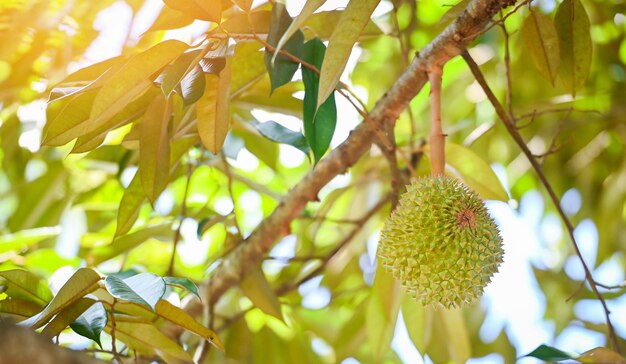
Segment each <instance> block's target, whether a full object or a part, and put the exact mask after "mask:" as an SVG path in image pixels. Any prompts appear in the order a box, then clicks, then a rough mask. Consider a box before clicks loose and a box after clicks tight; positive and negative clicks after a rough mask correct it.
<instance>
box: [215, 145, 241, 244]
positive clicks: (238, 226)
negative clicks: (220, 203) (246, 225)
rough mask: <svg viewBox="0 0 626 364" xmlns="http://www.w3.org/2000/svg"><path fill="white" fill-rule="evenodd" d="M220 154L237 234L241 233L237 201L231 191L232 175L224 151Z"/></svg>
mask: <svg viewBox="0 0 626 364" xmlns="http://www.w3.org/2000/svg"><path fill="white" fill-rule="evenodd" d="M220 155H221V156H222V164H223V165H224V170H223V172H224V174H225V175H226V178H227V179H228V194H229V195H230V199H231V201H232V202H233V221H234V222H235V228H237V231H238V232H239V235H242V233H241V232H242V230H241V226H240V225H239V220H238V219H237V201H236V200H235V194H234V193H233V175H232V174H231V172H230V165H229V164H228V161H227V160H226V155H224V153H220Z"/></svg>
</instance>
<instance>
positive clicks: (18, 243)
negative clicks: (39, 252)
mask: <svg viewBox="0 0 626 364" xmlns="http://www.w3.org/2000/svg"><path fill="white" fill-rule="evenodd" d="M60 232H61V229H60V228H59V227H41V228H34V229H27V230H20V231H17V232H15V233H12V234H4V235H1V236H0V253H6V252H8V251H11V250H18V251H19V250H23V249H26V248H28V247H29V246H31V245H34V244H37V243H39V242H41V241H42V240H45V239H48V238H51V237H54V236H57V235H59V233H60Z"/></svg>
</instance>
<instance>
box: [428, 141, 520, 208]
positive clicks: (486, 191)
mask: <svg viewBox="0 0 626 364" xmlns="http://www.w3.org/2000/svg"><path fill="white" fill-rule="evenodd" d="M424 152H425V153H426V154H429V153H430V146H429V145H426V146H425V147H424ZM446 164H447V165H448V166H450V167H452V168H453V169H454V170H455V171H456V172H458V174H459V175H460V177H461V179H462V180H463V182H465V184H466V185H467V186H468V187H470V188H471V189H473V190H474V191H476V193H478V194H479V195H480V197H482V198H484V199H486V200H499V201H505V202H506V201H508V200H509V195H508V194H507V192H506V190H505V189H504V187H503V186H502V183H501V182H500V179H498V176H497V175H496V174H495V172H494V171H493V169H491V167H490V166H489V164H488V163H487V162H485V161H484V160H483V159H482V158H481V157H480V156H478V155H477V154H476V153H474V152H472V150H471V149H469V148H466V147H463V146H461V145H458V144H455V143H452V142H446Z"/></svg>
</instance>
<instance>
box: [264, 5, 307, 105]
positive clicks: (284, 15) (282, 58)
mask: <svg viewBox="0 0 626 364" xmlns="http://www.w3.org/2000/svg"><path fill="white" fill-rule="evenodd" d="M289 24H291V17H290V16H289V13H288V12H287V9H286V8H285V5H284V4H282V3H280V2H276V3H274V7H273V8H272V22H271V25H270V30H269V34H268V35H267V43H268V44H269V45H271V46H272V47H276V45H277V43H278V41H279V40H280V38H281V36H282V35H283V34H284V33H285V30H287V27H289ZM303 42H304V34H302V32H301V31H299V30H298V31H296V32H295V34H293V35H292V36H291V37H290V38H289V40H288V41H286V42H285V45H284V47H283V50H284V51H285V52H287V53H290V54H291V55H293V56H295V57H297V58H301V54H302V44H303ZM298 66H299V64H298V63H297V62H294V61H293V60H291V59H290V58H289V57H287V56H286V55H283V54H278V55H277V56H276V57H274V53H272V52H270V51H269V50H266V52H265V67H266V68H267V72H268V73H269V75H270V81H271V88H270V94H271V93H272V92H273V91H274V90H275V89H276V88H277V87H280V86H282V85H284V84H286V83H288V82H289V81H291V79H292V78H293V75H294V74H295V73H296V71H297V70H298Z"/></svg>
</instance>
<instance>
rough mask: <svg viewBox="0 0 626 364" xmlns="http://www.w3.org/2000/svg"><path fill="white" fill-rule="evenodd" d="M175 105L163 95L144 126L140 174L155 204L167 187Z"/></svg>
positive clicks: (149, 112)
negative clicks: (171, 126) (171, 121)
mask: <svg viewBox="0 0 626 364" xmlns="http://www.w3.org/2000/svg"><path fill="white" fill-rule="evenodd" d="M171 114H172V104H171V102H169V101H168V100H166V99H165V97H164V96H163V95H162V94H159V95H158V96H157V97H156V98H155V99H154V100H153V101H152V103H151V104H150V105H149V106H148V109H147V110H146V114H145V115H144V117H143V120H142V122H141V136H140V140H139V172H140V176H141V185H142V186H143V190H144V192H145V194H146V196H147V197H148V199H149V200H150V201H151V202H152V203H154V202H155V201H156V199H157V198H158V197H159V195H160V194H161V192H162V191H163V190H164V189H165V187H166V186H167V182H168V179H169V172H170V171H169V169H170V168H169V166H170V139H169V136H168V132H167V126H168V123H169V121H170V118H171Z"/></svg>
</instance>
